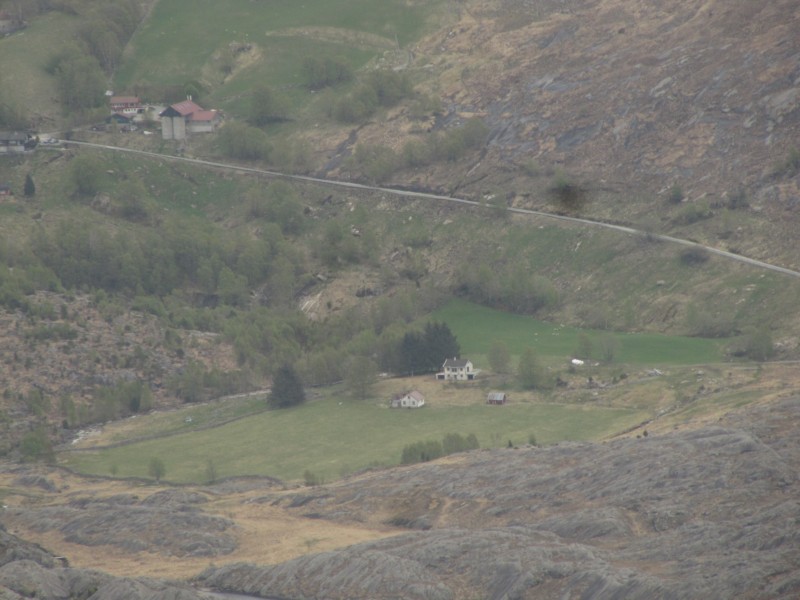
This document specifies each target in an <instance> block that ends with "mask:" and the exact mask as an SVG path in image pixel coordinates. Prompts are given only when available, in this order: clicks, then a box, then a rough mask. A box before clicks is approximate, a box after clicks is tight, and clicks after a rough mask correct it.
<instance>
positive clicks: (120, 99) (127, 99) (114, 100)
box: [109, 96, 140, 104]
mask: <svg viewBox="0 0 800 600" xmlns="http://www.w3.org/2000/svg"><path fill="white" fill-rule="evenodd" d="M109 102H110V103H111V104H139V102H140V100H139V96H111V100H109Z"/></svg>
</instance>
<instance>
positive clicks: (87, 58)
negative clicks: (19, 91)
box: [46, 0, 143, 111]
mask: <svg viewBox="0 0 800 600" xmlns="http://www.w3.org/2000/svg"><path fill="white" fill-rule="evenodd" d="M62 8H64V6H63V5H62ZM69 10H70V11H71V12H75V13H76V14H79V15H80V17H81V26H80V28H79V30H78V34H77V36H76V38H75V40H74V42H73V43H72V44H70V45H68V46H66V47H65V48H64V49H63V50H62V51H61V52H60V53H58V54H56V55H54V56H53V57H51V59H50V60H49V62H48V64H47V66H46V70H47V72H48V73H50V74H51V75H53V76H54V77H55V78H56V81H57V84H58V91H59V98H60V100H61V103H62V105H63V106H64V107H65V108H66V109H67V110H69V111H81V110H85V109H89V108H95V107H98V106H101V105H102V104H103V102H104V101H105V97H104V92H105V89H106V87H107V86H106V79H107V77H108V76H109V75H110V74H111V73H112V72H113V70H114V68H115V67H116V66H117V63H118V61H119V59H120V57H121V56H122V51H123V49H124V48H125V44H127V42H128V40H129V39H130V37H131V36H132V35H133V32H134V31H135V30H136V27H137V26H138V24H139V22H140V21H141V19H142V16H143V15H142V11H141V6H140V4H139V2H137V1H136V0H108V1H106V2H92V3H89V2H83V3H73V4H71V5H70V7H69Z"/></svg>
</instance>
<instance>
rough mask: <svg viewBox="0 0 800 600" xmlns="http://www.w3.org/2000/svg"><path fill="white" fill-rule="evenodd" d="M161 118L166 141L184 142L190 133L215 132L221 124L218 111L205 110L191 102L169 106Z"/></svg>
mask: <svg viewBox="0 0 800 600" xmlns="http://www.w3.org/2000/svg"><path fill="white" fill-rule="evenodd" d="M159 116H160V117H161V137H162V138H164V139H165V140H182V139H184V138H185V137H186V135H187V134H189V133H208V132H210V131H214V129H216V127H217V125H219V122H220V115H219V113H218V112H217V111H216V110H205V109H204V108H203V107H201V106H199V105H197V104H195V103H194V102H192V101H191V100H184V101H183V102H178V103H177V104H173V105H172V106H169V107H168V108H167V109H166V110H164V111H162V112H161V114H160V115H159Z"/></svg>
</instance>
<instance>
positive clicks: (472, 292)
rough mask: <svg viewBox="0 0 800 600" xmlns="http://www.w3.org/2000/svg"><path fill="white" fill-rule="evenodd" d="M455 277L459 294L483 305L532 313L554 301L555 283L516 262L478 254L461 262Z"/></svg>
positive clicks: (551, 305) (556, 300)
mask: <svg viewBox="0 0 800 600" xmlns="http://www.w3.org/2000/svg"><path fill="white" fill-rule="evenodd" d="M456 278H457V281H458V283H457V284H456V292H457V293H458V294H459V295H461V296H463V297H465V298H468V299H470V300H472V301H473V302H476V303H478V304H483V305H485V306H491V307H494V308H502V309H506V310H510V311H512V312H516V313H521V314H534V313H536V312H538V311H540V310H542V309H546V308H551V307H553V306H555V305H556V304H557V303H558V291H557V290H556V287H555V285H554V284H553V283H552V282H551V281H550V280H549V279H547V278H546V277H544V276H543V275H531V274H530V269H528V267H527V265H524V264H520V263H515V262H510V261H502V262H499V263H497V262H490V261H488V260H487V259H486V258H485V257H484V258H479V259H478V260H476V261H475V262H474V263H469V262H467V263H465V264H464V265H463V266H462V267H461V268H460V269H459V271H458V273H457V275H456Z"/></svg>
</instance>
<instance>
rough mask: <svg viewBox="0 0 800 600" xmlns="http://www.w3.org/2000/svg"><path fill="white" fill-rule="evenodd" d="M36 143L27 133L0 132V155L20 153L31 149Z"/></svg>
mask: <svg viewBox="0 0 800 600" xmlns="http://www.w3.org/2000/svg"><path fill="white" fill-rule="evenodd" d="M35 146H36V141H35V139H34V138H32V137H31V136H30V135H28V134H27V133H22V132H20V131H0V154H13V153H16V152H19V153H22V152H25V150H29V149H33V148H34V147H35Z"/></svg>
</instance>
